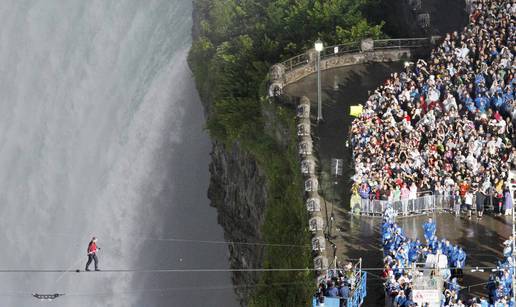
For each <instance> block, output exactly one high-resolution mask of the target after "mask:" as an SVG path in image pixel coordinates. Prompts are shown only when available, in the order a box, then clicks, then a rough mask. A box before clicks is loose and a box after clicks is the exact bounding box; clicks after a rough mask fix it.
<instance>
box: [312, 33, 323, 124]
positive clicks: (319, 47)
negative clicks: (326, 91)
mask: <svg viewBox="0 0 516 307" xmlns="http://www.w3.org/2000/svg"><path fill="white" fill-rule="evenodd" d="M314 47H315V51H317V123H319V122H320V121H321V120H322V119H323V117H322V101H321V51H323V48H324V45H323V42H322V41H321V40H320V39H317V41H315V45H314Z"/></svg>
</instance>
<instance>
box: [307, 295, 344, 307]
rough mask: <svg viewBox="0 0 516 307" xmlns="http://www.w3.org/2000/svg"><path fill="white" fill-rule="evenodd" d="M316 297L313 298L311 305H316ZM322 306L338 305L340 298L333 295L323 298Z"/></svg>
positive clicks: (336, 306) (333, 306)
mask: <svg viewBox="0 0 516 307" xmlns="http://www.w3.org/2000/svg"><path fill="white" fill-rule="evenodd" d="M317 306H319V305H317V299H316V298H315V297H314V298H313V307H317ZM324 307H340V299H338V298H333V297H325V298H324Z"/></svg>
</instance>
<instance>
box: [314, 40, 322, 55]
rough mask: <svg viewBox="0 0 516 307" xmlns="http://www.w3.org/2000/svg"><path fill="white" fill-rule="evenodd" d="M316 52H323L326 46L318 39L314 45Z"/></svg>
mask: <svg viewBox="0 0 516 307" xmlns="http://www.w3.org/2000/svg"><path fill="white" fill-rule="evenodd" d="M314 47H315V51H317V52H321V51H323V49H324V44H323V42H322V41H321V40H320V39H317V40H316V41H315V44H314Z"/></svg>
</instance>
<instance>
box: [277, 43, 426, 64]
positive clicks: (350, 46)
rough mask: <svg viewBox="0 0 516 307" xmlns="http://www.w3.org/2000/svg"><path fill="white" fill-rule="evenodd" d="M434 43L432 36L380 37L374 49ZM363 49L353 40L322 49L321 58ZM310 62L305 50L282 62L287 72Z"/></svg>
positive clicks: (412, 46) (418, 46)
mask: <svg viewBox="0 0 516 307" xmlns="http://www.w3.org/2000/svg"><path fill="white" fill-rule="evenodd" d="M431 43H432V40H431V39H430V38H399V39H379V40H373V46H374V49H373V51H374V50H386V49H403V48H421V47H426V46H429V45H430V44H431ZM360 51H361V42H360V41H358V42H351V43H345V44H340V45H335V46H328V47H325V48H324V49H323V51H321V59H327V58H330V57H334V56H339V55H343V54H349V53H356V52H360ZM308 63H310V56H309V52H305V53H302V54H299V55H296V56H295V57H292V58H290V59H288V60H285V61H283V62H281V64H283V66H284V67H285V72H289V71H292V70H294V69H295V68H298V67H300V66H302V65H306V64H308Z"/></svg>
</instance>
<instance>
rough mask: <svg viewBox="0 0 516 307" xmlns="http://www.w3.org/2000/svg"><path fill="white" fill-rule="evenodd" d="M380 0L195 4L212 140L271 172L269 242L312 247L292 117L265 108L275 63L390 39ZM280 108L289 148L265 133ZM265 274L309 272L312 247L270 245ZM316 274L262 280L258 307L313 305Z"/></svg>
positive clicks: (199, 75) (197, 66)
mask: <svg viewBox="0 0 516 307" xmlns="http://www.w3.org/2000/svg"><path fill="white" fill-rule="evenodd" d="M377 1H378V0H194V28H193V31H194V41H193V44H192V48H191V50H190V54H189V64H190V67H191V69H192V71H193V73H194V76H195V79H196V83H197V87H198V89H199V93H200V95H201V98H202V100H203V101H204V102H205V104H206V105H207V106H208V107H209V108H210V109H209V117H208V120H207V128H208V130H209V132H210V134H211V136H212V137H213V138H215V139H216V140H217V141H219V142H222V143H224V144H225V145H226V146H233V144H235V143H238V144H239V146H241V147H242V148H243V149H244V150H247V151H249V152H250V153H251V154H252V155H253V156H254V157H255V158H256V160H257V161H258V163H259V164H260V167H261V168H262V169H263V170H264V171H265V174H266V177H267V190H268V195H267V196H268V204H267V211H266V216H265V222H264V225H263V227H262V235H263V237H264V240H265V241H266V242H268V243H289V244H293V245H309V244H310V233H309V232H308V230H307V225H308V217H307V213H306V210H305V208H304V203H303V199H302V193H301V191H302V189H303V179H302V177H301V176H300V172H299V163H298V161H297V155H296V144H295V139H296V136H295V122H294V116H293V112H292V111H291V110H288V109H286V108H284V107H282V106H276V105H273V106H270V105H268V103H265V101H264V100H265V98H264V96H265V95H266V92H267V91H266V79H267V73H268V71H269V68H270V66H271V65H272V64H274V63H277V62H279V61H282V60H285V59H287V58H289V57H291V56H294V55H296V54H299V53H301V52H303V51H305V50H306V49H308V48H312V46H313V43H314V41H315V40H316V39H317V38H321V39H322V40H323V41H324V43H325V44H326V45H333V44H340V43H345V42H350V41H356V40H359V39H362V38H365V37H373V38H379V37H381V36H383V34H382V26H383V23H379V24H372V23H371V22H370V21H368V20H367V18H366V17H365V16H364V12H366V11H368V10H370V9H371V8H374V7H375V5H377ZM264 106H267V108H271V107H272V108H276V111H275V112H276V114H277V116H276V118H277V119H279V120H281V121H282V123H281V125H283V126H286V127H290V128H291V129H290V130H291V131H292V133H293V134H292V137H291V139H292V140H291V143H290V145H289V146H288V148H287V149H285V148H284V147H281V146H280V145H279V144H278V142H277V140H275V139H274V138H273V137H271V136H269V135H268V134H267V133H266V132H265V126H264V119H263V114H262V109H263V107H264ZM263 267H264V268H275V269H285V268H310V267H312V259H311V253H310V249H309V248H299V247H290V248H287V247H283V248H278V247H273V246H272V247H266V248H265V250H264V263H263ZM313 277H314V276H313V274H312V273H310V272H269V273H263V274H262V275H261V281H260V285H259V286H258V287H256V288H253V289H254V293H253V295H252V299H251V302H250V304H251V306H274V307H276V306H295V307H298V306H306V305H307V304H308V302H309V299H310V295H311V294H312V292H313V291H314V290H315V285H314V279H313Z"/></svg>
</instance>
